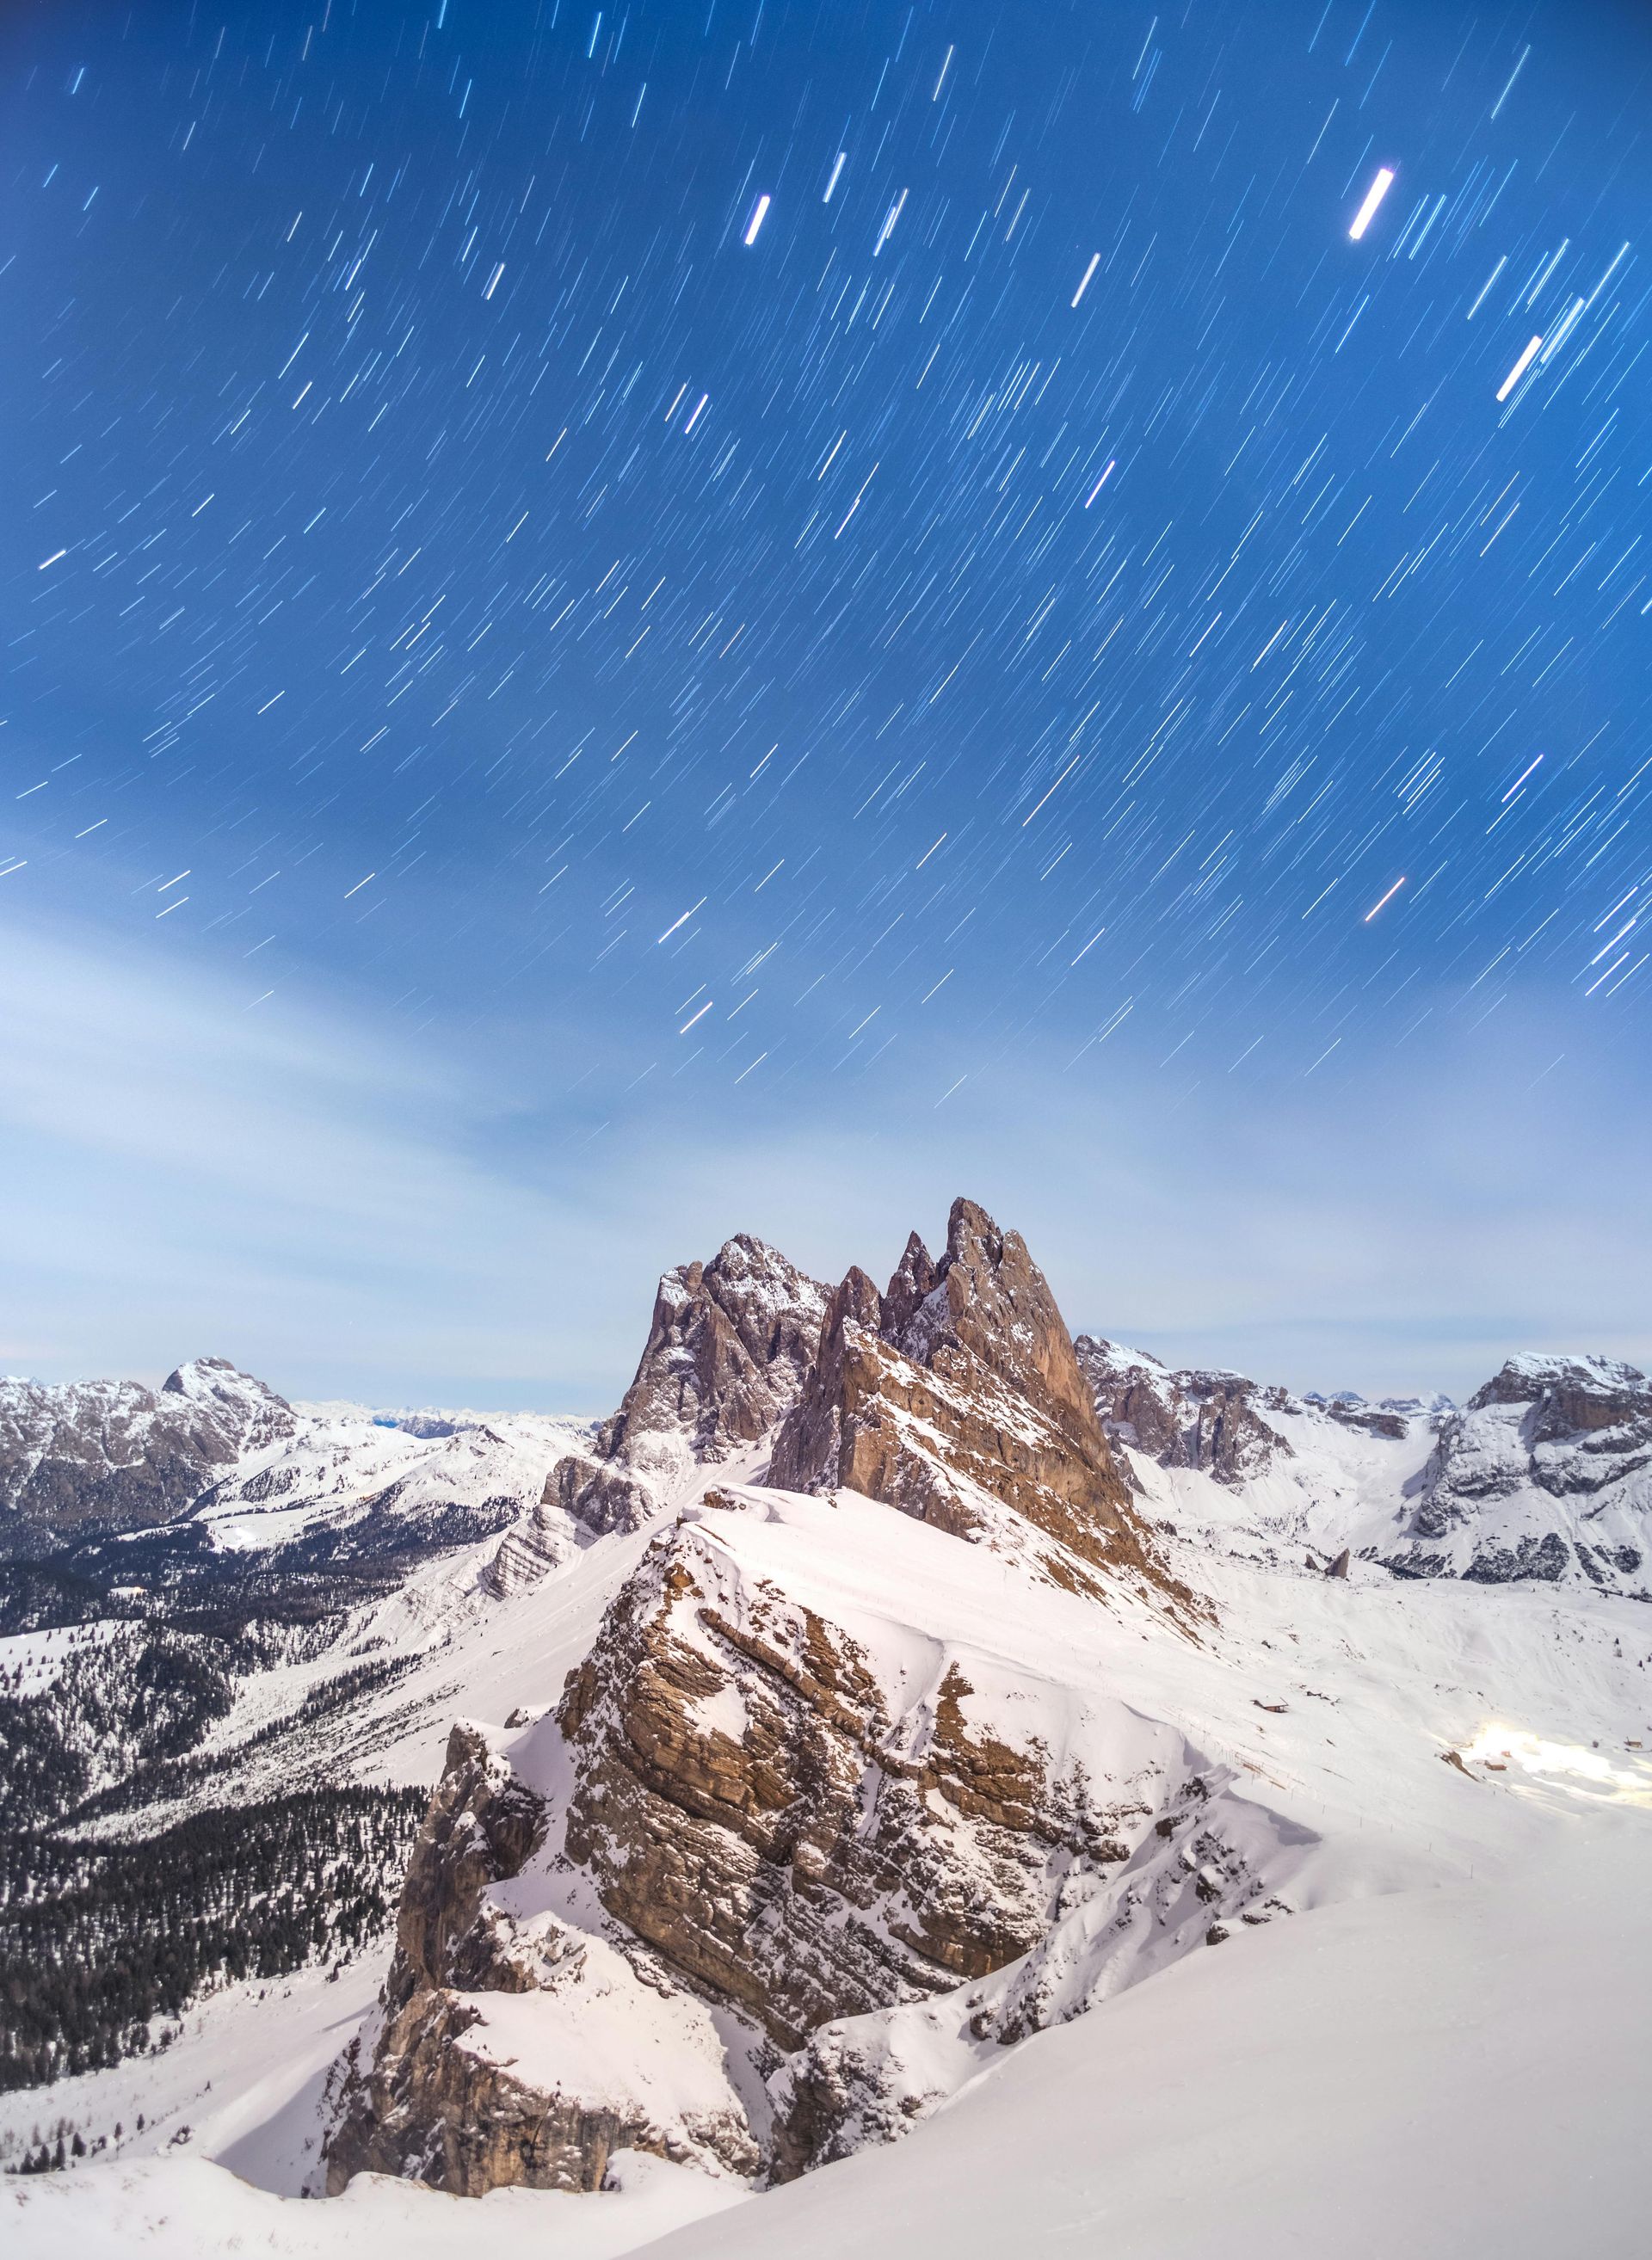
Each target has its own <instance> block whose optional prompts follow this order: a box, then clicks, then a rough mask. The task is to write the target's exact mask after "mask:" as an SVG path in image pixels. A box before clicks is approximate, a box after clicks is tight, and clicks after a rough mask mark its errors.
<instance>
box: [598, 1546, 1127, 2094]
mask: <svg viewBox="0 0 1652 2260" xmlns="http://www.w3.org/2000/svg"><path fill="white" fill-rule="evenodd" d="M974 1692H975V1690H974V1688H973V1687H972V1686H971V1685H970V1684H969V1681H968V1680H967V1679H966V1678H965V1677H964V1676H963V1674H962V1670H959V1669H957V1668H956V1667H954V1668H952V1669H950V1670H947V1671H945V1672H943V1674H942V1676H941V1677H940V1681H939V1683H938V1684H937V1685H936V1686H935V1687H934V1689H933V1691H932V1692H931V1693H930V1695H929V1696H928V1698H927V1699H926V1701H925V1702H924V1703H923V1704H922V1705H921V1706H919V1717H918V1718H917V1719H913V1718H911V1717H909V1718H908V1719H907V1720H905V1721H904V1722H903V1723H904V1726H905V1729H906V1731H905V1732H903V1733H899V1734H898V1732H897V1720H896V1716H895V1713H894V1712H893V1710H892V1708H891V1705H890V1699H889V1696H888V1693H887V1692H886V1691H885V1689H884V1688H883V1685H882V1684H880V1681H879V1678H878V1676H877V1674H876V1670H874V1668H873V1666H872V1664H871V1662H870V1660H869V1657H868V1656H867V1655H866V1654H865V1653H864V1652H863V1651H862V1649H861V1648H860V1647H859V1646H858V1645H857V1643H856V1641H855V1639H854V1638H853V1636H852V1635H850V1634H848V1633H847V1631H846V1630H845V1629H844V1628H843V1627H840V1626H836V1625H833V1624H831V1623H829V1622H827V1621H826V1620H825V1619H824V1618H822V1617H821V1616H820V1615H819V1614H818V1613H816V1612H814V1611H813V1610H812V1609H810V1608H808V1607H806V1606H797V1605H796V1604H794V1603H791V1602H789V1601H788V1600H787V1599H786V1598H785V1597H784V1596H783V1595H782V1594H779V1593H775V1594H769V1593H767V1592H764V1591H762V1589H761V1588H759V1587H756V1586H754V1585H753V1584H751V1583H750V1582H749V1581H747V1580H746V1579H744V1578H743V1577H740V1574H739V1572H738V1570H734V1569H733V1568H732V1566H731V1564H730V1563H729V1561H728V1559H727V1557H726V1556H723V1555H722V1554H721V1553H720V1551H719V1549H718V1548H715V1547H712V1546H708V1544H707V1543H706V1542H705V1541H704V1538H703V1537H702V1536H701V1535H700V1534H698V1533H697V1532H696V1531H695V1530H694V1529H693V1528H692V1527H689V1528H685V1529H683V1530H680V1531H678V1532H676V1533H674V1534H672V1536H671V1537H670V1538H669V1539H666V1540H662V1541H660V1543H659V1544H658V1546H657V1547H656V1548H655V1549H654V1553H653V1554H652V1555H651V1556H650V1557H649V1560H648V1561H647V1563H646V1564H645V1566H644V1569H643V1570H642V1571H641V1572H640V1573H639V1575H638V1577H635V1578H634V1579H633V1581H632V1584H630V1585H629V1586H627V1587H626V1591H624V1592H623V1593H622V1594H621V1596H620V1597H619V1600H618V1601H617V1602H616V1603H615V1605H614V1606H613V1608H612V1609H611V1611H610V1613H609V1615H608V1618H607V1620H605V1622H604V1627H603V1632H602V1635H601V1637H600V1639H599V1640H598V1641H597V1645H596V1647H595V1648H594V1649H593V1650H592V1652H591V1654H590V1657H589V1658H588V1660H587V1661H586V1663H584V1664H583V1666H582V1667H581V1669H580V1670H579V1672H578V1674H577V1675H576V1678H575V1680H574V1682H573V1684H572V1685H571V1686H570V1688H569V1692H568V1696H567V1699H566V1700H565V1701H564V1704H563V1706H562V1709H561V1725H562V1729H563V1733H564V1734H565V1735H566V1736H567V1738H568V1741H569V1749H570V1753H571V1756H572V1759H573V1763H574V1767H575V1772H576V1788H575V1791H574V1794H573V1797H572V1799H571V1800H570V1803H569V1814H568V1832H567V1850H568V1854H569V1857H570V1859H572V1860H574V1861H576V1863H579V1864H580V1865H581V1866H582V1867H583V1868H584V1869H586V1870H587V1871H588V1872H589V1873H590V1876H591V1877H592V1878H593V1880H594V1882H595V1884H596V1887H597V1895H598V1897H599V1898H600V1899H601V1900H602V1903H603V1905H604V1907H605V1908H606V1909H607V1911H608V1913H610V1914H611V1915H613V1916H614V1917H615V1918H617V1919H618V1920H619V1921H621V1922H623V1923H624V1924H625V1925H626V1927H628V1928H629V1929H631V1930H632V1931H633V1932H635V1933H636V1934H637V1935H639V1936H640V1937H642V1938H644V1939H646V1940H647V1942H648V1943H649V1944H650V1945H651V1946H654V1947H655V1948H657V1949H659V1951H660V1952H661V1953H662V1954H663V1955H664V1956H667V1958H668V1959H669V1961H671V1962H672V1963H674V1964H675V1965H676V1967H677V1968H678V1969H680V1970H683V1971H684V1973H685V1974H686V1975H687V1976H689V1977H690V1978H691V1979H693V1980H695V1981H697V1983H698V1984H699V1985H702V1986H703V1987H704V1988H706V1989H707V1990H708V1991H709V1992H712V1993H713V1994H715V1995H718V1996H720V1997H723V1998H726V1999H729V2000H732V2001H734V2002H736V2003H738V2004H739V2005H740V2006H741V2007H742V2008H744V2009H745V2010H746V2011H747V2013H749V2014H750V2016H751V2017H752V2018H753V2019H754V2020H755V2021H756V2022H757V2023H758V2024H759V2025H760V2026H762V2028H763V2029H764V2030H765V2031H766V2032H767V2033H768V2034H769V2036H770V2037H771V2039H773V2040H774V2041H775V2042H776V2043H777V2045H778V2046H780V2047H781V2048H783V2049H793V2048H796V2047H797V2046H798V2045H800V2043H801V2042H802V2041H803V2039H804V2037H805V2035H807V2034H808V2033H809V2032H810V2031H812V2029H813V2028H814V2027H815V2026H816V2025H818V2024H820V2023H822V2022H824V2021H825V2020H826V2019H828V2018H832V2017H841V2016H853V2015H856V2014H859V2013H861V2012H862V2011H865V2010H868V2009H873V2008H881V2007H885V2006H888V2005H890V2003H892V2002H896V2001H903V2000H916V1999H923V1998H924V1997H925V1996H926V1995H928V1994H931V1993H935V1992H942V1991H945V1990H947V1989H948V1988H949V1987H951V1986H953V1985H956V1984H957V1983H958V1981H959V1980H960V1979H961V1978H965V1977H983V1976H984V1975H985V1974H986V1973H987V1972H988V1971H989V1970H995V1969H997V1968H998V1967H999V1965H1000V1964H1001V1963H1005V1962H1008V1961H1011V1960H1012V1959H1013V1958H1014V1957H1015V1956H1017V1955H1019V1954H1022V1953H1025V1952H1026V1950H1027V1949H1028V1948H1029V1947H1031V1946H1032V1945H1033V1944H1034V1943H1035V1942H1036V1941H1037V1940H1038V1938H1039V1937H1040V1936H1041V1935H1042V1932H1043V1930H1044V1928H1045V1927H1046V1920H1047V1905H1048V1895H1049V1877H1050V1872H1051V1870H1052V1867H1053V1866H1055V1865H1059V1864H1064V1863H1065V1861H1066V1860H1067V1859H1068V1858H1069V1857H1071V1858H1087V1859H1090V1860H1098V1859H1099V1860H1104V1861H1105V1860H1106V1859H1110V1858H1111V1859H1122V1858H1123V1857H1124V1849H1123V1847H1122V1846H1121V1845H1119V1843H1118V1842H1117V1841H1116V1835H1115V1831H1116V1829H1117V1827H1118V1826H1119V1820H1118V1816H1117V1815H1116V1814H1115V1813H1111V1812H1107V1813H1104V1812H1100V1811H1098V1810H1096V1809H1093V1808H1092V1807H1091V1806H1090V1805H1089V1803H1088V1801H1087V1800H1086V1799H1085V1798H1084V1796H1083V1792H1082V1789H1081V1787H1080V1786H1079V1785H1078V1784H1076V1782H1074V1781H1071V1780H1068V1781H1060V1780H1055V1779H1052V1778H1051V1777H1050V1774H1049V1770H1048V1767H1047V1766H1046V1765H1045V1764H1043V1763H1041V1762H1040V1761H1039V1760H1038V1759H1037V1758H1035V1757H1033V1756H1030V1755H1029V1754H1027V1753H1026V1752H1025V1751H1022V1750H1018V1749H1012V1748H1010V1747H1009V1746H1007V1745H1006V1744H1005V1743H1004V1742H1002V1741H997V1740H995V1739H994V1737H993V1736H992V1734H990V1733H988V1732H983V1731H981V1730H979V1729H977V1728H975V1727H972V1726H971V1724H970V1721H969V1715H968V1711H967V1706H968V1703H969V1698H970V1697H971V1696H972V1695H973V1694H974ZM914 1728H916V1729H917V1731H915V1732H914V1731H913V1729H914Z"/></svg>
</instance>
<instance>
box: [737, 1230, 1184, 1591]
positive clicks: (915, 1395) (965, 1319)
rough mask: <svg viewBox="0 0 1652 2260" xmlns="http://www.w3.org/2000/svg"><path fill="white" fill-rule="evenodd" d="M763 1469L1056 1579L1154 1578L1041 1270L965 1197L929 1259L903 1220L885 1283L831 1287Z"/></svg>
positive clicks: (860, 1281) (1095, 1583) (861, 1278)
mask: <svg viewBox="0 0 1652 2260" xmlns="http://www.w3.org/2000/svg"><path fill="white" fill-rule="evenodd" d="M769 1482H770V1483H772V1484H775V1485H776V1486H777V1487H780V1488H784V1489H788V1490H797V1491H823V1490H828V1489H832V1488H833V1487H836V1486H843V1487H846V1488H847V1489H850V1490H854V1491H860V1492H862V1493H863V1494H864V1495H865V1496H866V1497H868V1498H877V1499H882V1500H883V1502H884V1503H885V1504H886V1505H890V1506H895V1507H898V1508H899V1509H900V1510H901V1512H902V1513H907V1514H912V1515H914V1516H916V1517H917V1518H918V1520H920V1521H925V1522H930V1523H933V1524H934V1525H936V1527H939V1528H940V1529H943V1530H948V1531H950V1532H951V1533H952V1534H954V1535H955V1536H958V1537H967V1538H972V1539H975V1540H976V1541H983V1540H984V1541H986V1542H989V1543H992V1544H996V1545H998V1546H999V1547H1000V1548H1006V1549H1008V1550H1013V1551H1019V1552H1020V1553H1022V1554H1023V1555H1024V1556H1026V1558H1027V1559H1028V1560H1029V1561H1031V1562H1033V1563H1035V1564H1036V1565H1037V1567H1038V1568H1039V1569H1040V1570H1041V1572H1042V1573H1043V1574H1046V1575H1048V1576H1050V1577H1054V1578H1055V1580H1056V1582H1058V1583H1060V1584H1067V1585H1069V1586H1083V1587H1084V1588H1085V1589H1087V1590H1090V1591H1098V1592H1099V1591H1102V1590H1104V1589H1105V1577H1106V1575H1107V1574H1108V1573H1111V1574H1112V1575H1115V1576H1117V1575H1120V1574H1122V1575H1124V1576H1126V1577H1130V1578H1132V1579H1141V1580H1147V1579H1150V1578H1152V1577H1154V1576H1155V1574H1156V1572H1155V1565H1154V1563H1153V1562H1152V1559H1151V1556H1150V1555H1149V1554H1148V1549H1147V1548H1146V1547H1145V1545H1144V1542H1143V1539H1142V1535H1141V1531H1140V1528H1139V1527H1138V1525H1137V1523H1136V1520H1135V1517H1134V1513H1133V1511H1132V1508H1131V1505H1130V1500H1129V1495H1128V1493H1127V1491H1126V1487H1125V1484H1124V1482H1123V1480H1122V1478H1121V1477H1120V1475H1119V1470H1118V1467H1117V1465H1116V1463H1115V1462H1114V1459H1113V1455H1112V1450H1111V1448H1110V1447H1109V1445H1108V1442H1107V1439H1106V1437H1105V1434H1103V1432H1102V1427H1101V1424H1100V1421H1099V1420H1098V1417H1097V1412H1096V1407H1095V1402H1094V1398H1093V1397H1092V1395H1091V1390H1090V1388H1089V1387H1088V1385H1087V1384H1086V1382H1085V1380H1084V1377H1083V1373H1082V1372H1081V1370H1080V1369H1079V1364H1078V1361H1077V1358H1076V1355H1075V1352H1074V1348H1073V1344H1072V1341H1071V1338H1070V1337H1069V1334H1068V1332H1067V1328H1066V1327H1065V1325H1064V1324H1063V1323H1062V1316H1061V1312H1059V1311H1058V1310H1057V1308H1056V1306H1055V1298H1054V1297H1053V1296H1052V1295H1051V1293H1050V1291H1049V1287H1048V1283H1047V1281H1046V1280H1045V1278H1044V1276H1043V1274H1042V1273H1041V1271H1040V1270H1039V1269H1038V1267H1037V1265H1036V1264H1035V1263H1034V1262H1033V1260H1032V1258H1031V1256H1030V1255H1028V1253H1027V1251H1026V1246H1025V1244H1024V1243H1023V1241H1021V1239H1020V1237H1019V1234H1016V1233H1013V1232H1009V1233H1006V1232H1002V1231H1000V1230H999V1228H998V1226H997V1225H996V1224H994V1223H993V1221H992V1219H991V1218H990V1217H989V1216H988V1215H987V1214H986V1212H984V1210H983V1209H980V1208H978V1207H977V1206H976V1205H975V1203H974V1202H972V1201H965V1200H960V1201H956V1202H955V1203H954V1205H953V1209H952V1213H951V1216H950V1218H949V1219H948V1233H947V1248H946V1252H945V1254H944V1255H942V1256H941V1258H940V1261H939V1262H936V1261H934V1260H933V1258H932V1257H931V1256H930V1255H929V1253H928V1250H927V1249H926V1248H925V1247H924V1245H923V1242H922V1241H920V1240H919V1238H918V1236H917V1235H916V1234H913V1235H912V1239H911V1240H910V1241H908V1243H907V1247H906V1251H905V1255H903V1257H902V1259H901V1262H900V1265H899V1267H898V1269H897V1270H896V1273H895V1276H894V1277H893V1278H892V1279H891V1280H890V1285H889V1290H888V1292H887V1293H886V1294H884V1295H882V1296H880V1295H879V1294H878V1292H877V1290H876V1287H875V1286H874V1285H873V1284H872V1282H871V1280H870V1279H869V1277H867V1275H866V1274H865V1272H863V1271H861V1270H859V1269H855V1270H851V1271H850V1273H849V1274H848V1277H847V1278H846V1279H845V1280H844V1282H843V1284H842V1285H841V1286H840V1287H839V1288H838V1290H837V1291H836V1292H835V1293H834V1295H833V1298H832V1301H831V1304H830V1305H829V1306H828V1309H827V1312H826V1324H825V1327H824V1328H823V1330H822V1334H821V1341H820V1353H819V1359H818V1361H817V1362H816V1364H815V1366H814V1368H813V1370H812V1372H811V1374H810V1375H809V1377H808V1378H807V1379H806V1381H805V1384H804V1386H803V1389H802V1391H801V1393H800V1395H799V1397H798V1399H797V1405H796V1406H795V1407H794V1409H793V1410H792V1411H791V1412H790V1414H789V1415H788V1416H787V1418H786V1420H785V1421H784V1422H783V1425H782V1427H781V1429H780V1432H779V1434H778V1436H777V1437H776V1444H775V1452H774V1457H773V1461H772V1463H771V1464H770V1468H769ZM1040 1537H1042V1538H1043V1539H1045V1540H1049V1541H1055V1542H1054V1544H1039V1543H1038V1542H1037V1541H1038V1540H1039V1538H1040ZM1098 1571H1099V1572H1101V1573H1103V1574H1102V1576H1100V1577H1098V1576H1097V1575H1096V1573H1097V1572H1098Z"/></svg>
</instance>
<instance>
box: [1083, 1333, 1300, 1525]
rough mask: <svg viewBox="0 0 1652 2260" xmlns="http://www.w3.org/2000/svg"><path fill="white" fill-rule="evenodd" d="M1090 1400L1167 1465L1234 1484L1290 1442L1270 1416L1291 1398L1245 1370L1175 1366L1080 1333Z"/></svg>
mask: <svg viewBox="0 0 1652 2260" xmlns="http://www.w3.org/2000/svg"><path fill="white" fill-rule="evenodd" d="M1074 1348H1075V1349H1076V1353H1077V1357H1078V1363H1079V1367H1080V1370H1082V1372H1083V1377H1084V1381H1085V1385H1086V1387H1087V1388H1088V1389H1089V1391H1090V1392H1091V1400H1092V1402H1093V1403H1094V1405H1095V1407H1096V1410H1097V1412H1098V1415H1099V1417H1100V1419H1101V1421H1102V1424H1103V1426H1104V1427H1105V1429H1106V1431H1107V1434H1109V1436H1112V1437H1116V1438H1117V1439H1118V1440H1119V1441H1120V1442H1121V1443H1126V1444H1131V1445H1134V1447H1135V1448H1136V1449H1137V1450H1138V1451H1141V1452H1146V1453H1147V1454H1148V1455H1149V1456H1150V1457H1151V1458H1153V1459H1155V1460H1157V1461H1158V1462H1159V1463H1160V1464H1161V1466H1163V1467H1167V1468H1198V1469H1199V1470H1202V1471H1203V1472H1204V1473H1205V1475H1208V1476H1213V1477H1215V1479H1216V1481H1217V1482H1218V1483H1219V1484H1226V1485H1228V1487H1229V1488H1230V1489H1236V1488H1237V1487H1238V1486H1239V1485H1240V1484H1243V1483H1244V1482H1245V1481H1246V1480H1247V1479H1248V1477H1251V1476H1256V1475H1262V1474H1264V1473H1265V1472H1266V1471H1267V1470H1268V1469H1269V1467H1271V1466H1272V1465H1273V1463H1274V1462H1275V1461H1276V1460H1279V1459H1289V1458H1290V1457H1291V1446H1290V1444H1289V1443H1288V1442H1287V1441H1285V1439H1284V1436H1282V1435H1281V1434H1279V1431H1278V1430H1277V1427H1273V1426H1272V1425H1271V1424H1270V1423H1269V1420H1268V1417H1267V1415H1268V1412H1269V1410H1270V1409H1271V1410H1273V1411H1275V1412H1277V1411H1279V1410H1281V1409H1283V1407H1284V1405H1285V1404H1286V1402H1287V1401H1288V1400H1287V1399H1286V1397H1285V1393H1284V1391H1283V1390H1280V1389H1272V1390H1265V1389H1262V1387H1260V1386H1259V1385H1258V1384H1256V1383H1255V1382H1254V1381H1248V1380H1247V1379H1246V1377H1245V1376H1244V1375H1243V1374H1241V1373H1206V1372H1199V1371H1195V1370H1189V1369H1182V1370H1176V1371H1172V1370H1171V1369H1170V1368H1169V1367H1168V1366H1165V1365H1161V1364H1160V1362H1159V1361H1158V1359H1157V1358H1155V1357H1148V1356H1147V1355H1145V1354H1144V1353H1143V1352H1142V1351H1141V1350H1131V1349H1126V1348H1123V1347H1122V1346H1121V1345H1120V1344H1119V1343H1118V1342H1110V1341H1097V1340H1096V1339H1095V1338H1094V1337H1093V1336H1092V1335H1090V1334H1080V1335H1079V1337H1078V1340H1077V1341H1076V1343H1075V1344H1074Z"/></svg>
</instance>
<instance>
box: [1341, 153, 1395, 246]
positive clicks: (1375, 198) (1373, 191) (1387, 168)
mask: <svg viewBox="0 0 1652 2260" xmlns="http://www.w3.org/2000/svg"><path fill="white" fill-rule="evenodd" d="M1393 185H1394V168H1393V167H1392V166H1391V165H1379V166H1378V168H1377V178H1376V179H1375V180H1374V181H1373V182H1371V185H1370V188H1369V189H1367V190H1366V191H1365V201H1364V203H1363V204H1362V205H1361V206H1360V208H1359V210H1358V211H1356V212H1355V215H1354V225H1353V226H1352V227H1350V228H1349V230H1348V240H1349V241H1350V242H1351V243H1357V242H1358V241H1359V240H1360V238H1361V237H1362V235H1363V234H1364V232H1365V231H1366V229H1367V228H1368V227H1369V226H1370V224H1371V222H1372V221H1373V220H1374V219H1375V218H1376V217H1377V206H1378V205H1379V204H1381V203H1382V201H1383V198H1384V197H1385V196H1386V195H1387V194H1388V191H1389V190H1390V189H1391V188H1392V187H1393Z"/></svg>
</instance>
